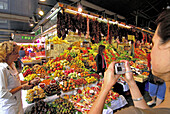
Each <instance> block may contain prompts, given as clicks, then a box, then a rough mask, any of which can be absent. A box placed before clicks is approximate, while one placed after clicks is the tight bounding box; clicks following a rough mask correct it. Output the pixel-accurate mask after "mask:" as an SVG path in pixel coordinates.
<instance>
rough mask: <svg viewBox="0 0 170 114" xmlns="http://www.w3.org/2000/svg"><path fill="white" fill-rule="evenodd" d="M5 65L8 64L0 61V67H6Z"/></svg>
mask: <svg viewBox="0 0 170 114" xmlns="http://www.w3.org/2000/svg"><path fill="white" fill-rule="evenodd" d="M7 66H8V64H7V63H5V62H2V63H0V68H6V67H7Z"/></svg>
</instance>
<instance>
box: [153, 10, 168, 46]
mask: <svg viewBox="0 0 170 114" xmlns="http://www.w3.org/2000/svg"><path fill="white" fill-rule="evenodd" d="M156 24H157V25H159V28H158V35H159V37H161V39H162V44H164V43H166V42H168V41H169V40H170V9H167V10H164V11H163V12H162V13H161V14H160V15H159V17H158V18H157V19H156Z"/></svg>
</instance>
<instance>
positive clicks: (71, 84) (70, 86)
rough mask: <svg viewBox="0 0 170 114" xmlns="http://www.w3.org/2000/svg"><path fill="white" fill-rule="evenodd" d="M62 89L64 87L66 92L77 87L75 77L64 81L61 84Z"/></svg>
mask: <svg viewBox="0 0 170 114" xmlns="http://www.w3.org/2000/svg"><path fill="white" fill-rule="evenodd" d="M59 86H60V89H62V90H63V91H64V92H65V91H69V90H72V89H74V88H75V82H73V79H69V80H67V81H64V82H63V84H61V83H60V84H59Z"/></svg>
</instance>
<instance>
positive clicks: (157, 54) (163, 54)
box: [151, 9, 170, 81]
mask: <svg viewBox="0 0 170 114" xmlns="http://www.w3.org/2000/svg"><path fill="white" fill-rule="evenodd" d="M156 23H157V29H156V31H155V34H154V37H153V39H152V41H153V47H152V51H151V64H152V73H153V74H154V75H155V76H158V77H160V78H162V79H164V80H165V81H166V80H169V79H170V9H169V10H165V11H164V12H162V13H161V14H160V16H159V17H158V18H157V20H156ZM167 76H169V77H167ZM167 78H169V79H167Z"/></svg>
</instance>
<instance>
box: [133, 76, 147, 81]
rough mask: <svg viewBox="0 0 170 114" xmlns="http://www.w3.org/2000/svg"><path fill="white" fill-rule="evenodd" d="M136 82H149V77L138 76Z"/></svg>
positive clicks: (135, 77)
mask: <svg viewBox="0 0 170 114" xmlns="http://www.w3.org/2000/svg"><path fill="white" fill-rule="evenodd" d="M134 79H135V81H137V82H141V83H143V82H145V81H146V80H148V76H145V75H138V76H134Z"/></svg>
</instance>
